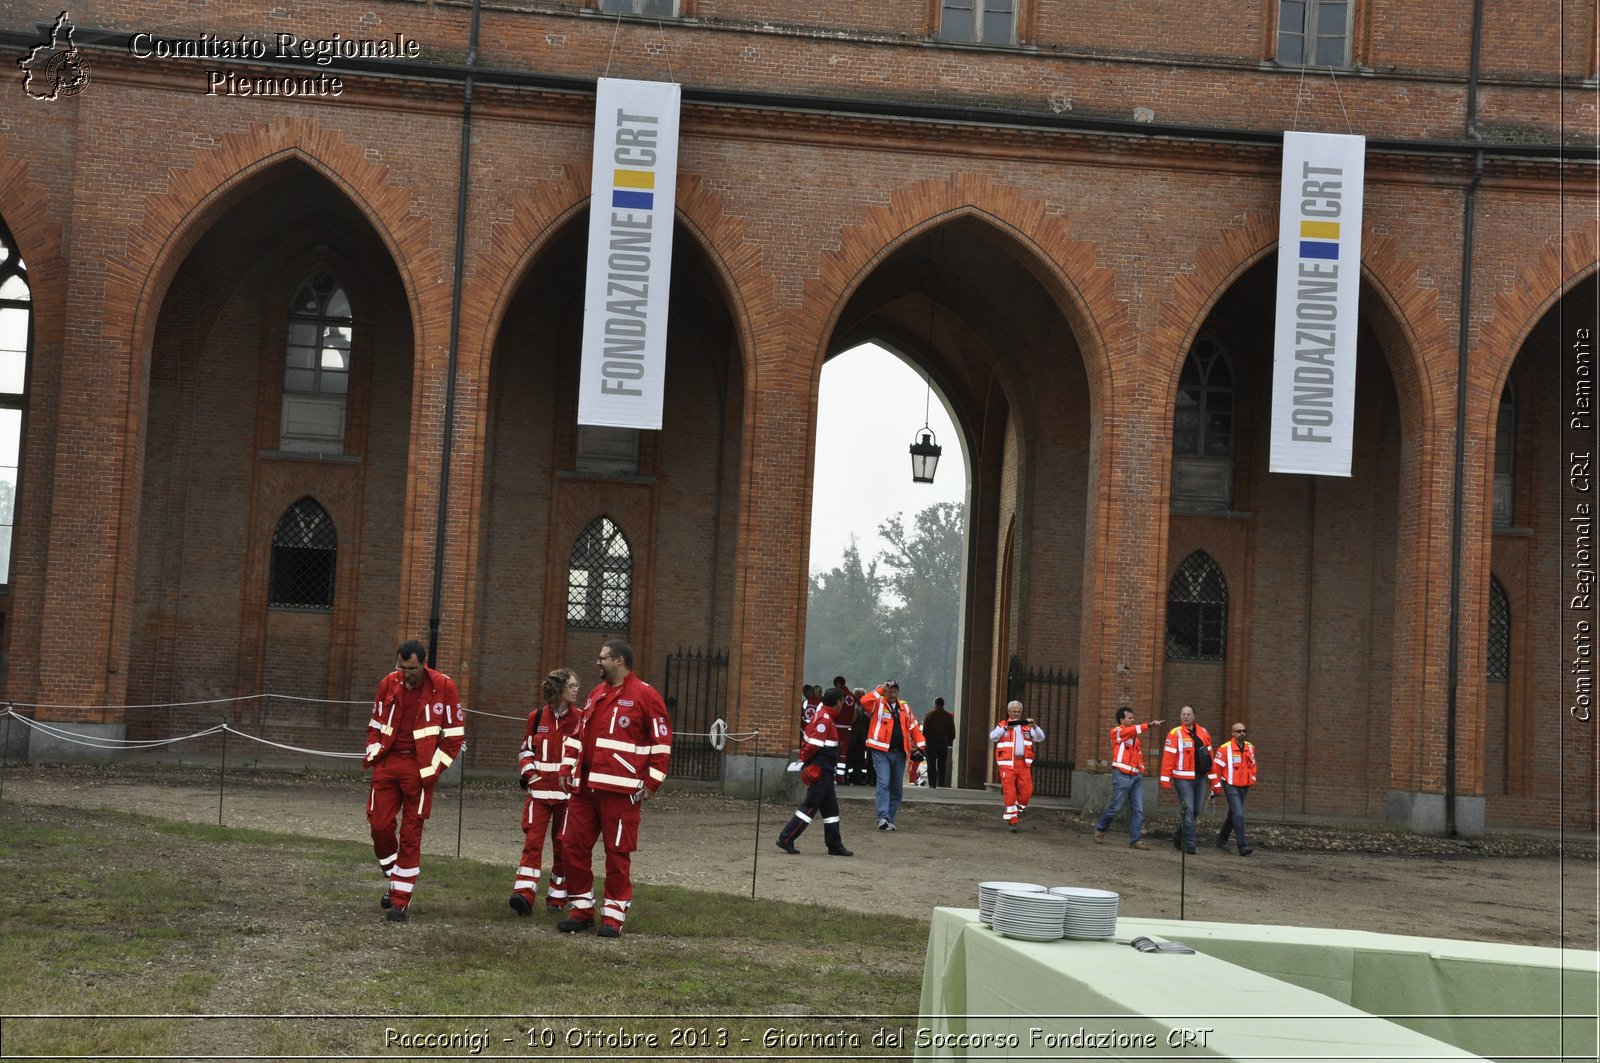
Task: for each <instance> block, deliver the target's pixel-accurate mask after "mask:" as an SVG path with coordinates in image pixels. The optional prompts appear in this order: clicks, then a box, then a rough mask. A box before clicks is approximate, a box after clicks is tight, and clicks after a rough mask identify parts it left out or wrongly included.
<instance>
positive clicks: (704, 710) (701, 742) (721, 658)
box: [661, 646, 728, 782]
mask: <svg viewBox="0 0 1600 1063" xmlns="http://www.w3.org/2000/svg"><path fill="white" fill-rule="evenodd" d="M661 696H662V698H664V699H665V700H666V703H667V718H668V719H669V720H671V721H672V730H673V736H674V737H673V742H672V769H671V772H670V774H672V775H675V776H677V777H678V778H680V779H703V780H706V781H707V782H720V781H721V780H722V754H721V753H720V752H719V751H717V750H715V749H712V748H711V743H710V742H709V741H708V740H707V738H706V735H707V734H708V733H709V732H710V731H711V723H712V721H713V720H725V719H727V704H728V654H727V651H726V650H719V651H716V652H714V653H713V652H710V651H705V652H702V651H701V650H699V649H691V650H689V651H687V652H685V650H684V649H683V647H682V646H679V647H678V652H676V653H674V654H671V655H670V656H668V657H667V677H666V681H665V682H663V683H662V684H661ZM679 735H682V736H684V737H682V738H679V737H678V736H679Z"/></svg>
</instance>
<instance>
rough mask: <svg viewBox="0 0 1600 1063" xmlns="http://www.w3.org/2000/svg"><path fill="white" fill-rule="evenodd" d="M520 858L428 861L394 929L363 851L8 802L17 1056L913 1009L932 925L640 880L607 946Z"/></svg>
mask: <svg viewBox="0 0 1600 1063" xmlns="http://www.w3.org/2000/svg"><path fill="white" fill-rule="evenodd" d="M509 856H510V857H513V858H514V856H515V854H509ZM599 863H600V860H599V858H598V856H597V859H596V865H597V867H598V865H599ZM510 871H511V869H510V867H509V866H499V865H490V864H483V863H478V862H474V861H470V860H455V859H450V858H447V857H436V856H431V855H427V856H425V857H424V864H423V873H422V880H421V885H420V886H419V888H418V892H417V901H416V903H415V905H414V906H413V909H412V911H413V913H414V914H413V915H412V918H411V921H410V922H409V923H405V924H392V923H386V922H384V921H383V918H382V912H381V910H380V909H379V907H378V903H377V902H378V897H379V896H380V894H381V892H382V887H381V879H380V878H379V876H378V873H377V870H376V866H375V864H374V862H373V860H372V854H371V850H370V849H368V848H367V847H366V846H364V845H357V844H352V843H348V842H332V841H322V840H316V839H310V840H308V839H305V838H300V837H293V836H289V835H279V834H270V833H265V832H260V831H245V830H231V829H225V828H218V827H205V826H197V825H191V824H180V823H173V822H168V821H164V820H158V819H153V818H150V817H145V816H136V815H128V814H122V813H114V812H89V811H82V810H77V809H68V808H55V807H40V806H28V805H18V804H14V803H11V802H0V874H3V876H4V878H3V881H4V883H5V888H4V890H3V892H0V1012H3V1016H0V1053H3V1054H4V1055H6V1056H20V1055H35V1056H38V1055H45V1056H55V1057H74V1056H76V1057H85V1056H97V1057H101V1058H121V1057H130V1056H158V1057H160V1056H165V1057H172V1058H190V1059H198V1058H206V1057H211V1056H227V1055H233V1056H255V1057H269V1058H271V1057H277V1058H285V1057H291V1056H298V1057H301V1058H318V1057H321V1056H366V1057H380V1058H385V1057H389V1058H393V1057H402V1056H410V1057H412V1058H416V1057H429V1056H438V1057H441V1058H443V1057H454V1058H471V1057H476V1058H496V1057H498V1058H543V1059H552V1058H585V1059H587V1058H594V1059H617V1058H624V1057H628V1056H633V1057H635V1058H647V1059H648V1058H660V1057H668V1056H679V1057H682V1056H691V1057H698V1058H704V1059H721V1058H737V1057H739V1056H745V1057H755V1056H766V1055H787V1056H790V1057H791V1058H793V1057H794V1056H797V1055H800V1056H806V1055H809V1056H812V1057H816V1056H824V1057H827V1058H833V1059H838V1058H849V1057H851V1056H852V1055H854V1053H852V1052H851V1051H849V1050H848V1048H846V1049H843V1050H841V1049H840V1048H839V1042H840V1041H843V1042H844V1043H845V1044H848V1043H849V1037H850V1035H852V1034H853V1035H855V1036H858V1037H859V1038H860V1039H861V1042H862V1044H863V1046H869V1047H864V1048H863V1050H862V1051H861V1053H860V1056H861V1057H863V1058H870V1057H873V1056H881V1055H882V1054H883V1053H882V1050H879V1051H874V1050H873V1049H872V1048H871V1047H870V1039H871V1036H872V1035H873V1034H874V1033H876V1032H877V1031H878V1030H879V1029H880V1028H881V1027H885V1026H887V1027H889V1028H891V1029H893V1028H895V1027H896V1026H897V1025H911V1026H914V1025H915V1024H914V1022H912V1021H911V1017H912V1016H914V1015H915V1014H916V1010H917V999H918V993H919V990H920V985H921V978H922V963H923V952H924V947H925V945H926V943H927V935H928V926H927V924H926V923H925V922H923V921H921V920H916V919H908V918H897V917H892V916H870V915H863V914H859V913H855V912H847V911H840V910H836V909H832V908H827V907H822V906H817V905H797V904H785V903H780V902H775V901H751V900H748V899H743V898H739V897H733V896H727V895H723V894H711V893H697V892H694V891H691V890H685V889H680V888H676V887H669V886H641V887H639V889H638V890H637V892H636V894H635V898H634V900H635V903H634V906H633V908H632V909H631V910H630V911H629V913H628V929H627V933H626V935H625V936H624V937H623V938H622V939H621V940H618V941H606V940H601V939H599V938H597V937H595V935H594V934H592V933H590V934H578V935H564V934H558V933H557V932H556V930H555V921H556V920H555V917H554V916H551V915H546V914H542V913H540V914H535V915H534V916H532V917H530V918H526V919H518V918H517V917H516V916H515V915H513V914H512V912H511V910H510V909H509V908H507V907H506V903H505V902H506V896H507V894H508V893H509V890H510ZM739 1016H746V1018H739ZM840 1016H847V1017H845V1018H841V1017H840ZM879 1016H890V1017H893V1018H890V1019H883V1018H879ZM768 1030H780V1031H784V1032H785V1033H787V1034H790V1035H799V1036H803V1037H807V1038H818V1037H822V1036H824V1035H827V1036H829V1037H833V1038H836V1039H835V1040H833V1041H832V1042H828V1041H813V1042H812V1043H811V1044H809V1045H797V1044H795V1043H794V1042H793V1041H790V1042H788V1043H787V1044H785V1043H783V1042H779V1043H776V1044H774V1043H771V1042H770V1041H768V1042H766V1043H764V1038H765V1037H766V1032H767V1031H768ZM651 1037H654V1038H655V1039H656V1040H655V1042H654V1043H652V1042H651V1041H650V1038H651ZM745 1037H749V1038H751V1040H750V1041H749V1042H745V1041H743V1040H742V1039H743V1038H745ZM474 1048H476V1051H474ZM902 1051H904V1050H903V1049H902Z"/></svg>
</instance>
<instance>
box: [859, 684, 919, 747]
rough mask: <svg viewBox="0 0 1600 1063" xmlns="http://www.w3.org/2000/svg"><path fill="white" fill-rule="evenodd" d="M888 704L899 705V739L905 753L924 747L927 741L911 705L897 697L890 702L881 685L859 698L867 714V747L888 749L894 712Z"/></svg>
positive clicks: (892, 728) (892, 729) (892, 731)
mask: <svg viewBox="0 0 1600 1063" xmlns="http://www.w3.org/2000/svg"><path fill="white" fill-rule="evenodd" d="M890 705H898V706H899V709H900V734H901V741H902V743H903V744H904V745H905V751H906V753H907V754H908V755H909V754H910V753H911V751H912V750H913V749H923V748H925V747H926V746H927V742H925V741H924V740H923V738H922V725H921V724H919V723H917V718H916V716H914V715H912V712H911V706H910V705H907V704H906V703H905V702H903V701H901V700H900V699H899V698H896V699H894V701H893V702H891V701H890V700H889V698H888V697H887V696H886V695H885V694H884V692H883V688H882V687H879V688H878V689H876V690H874V691H872V692H871V693H869V694H868V695H867V696H866V697H864V698H862V699H861V711H862V712H865V713H866V714H867V748H868V749H876V750H879V751H880V752H884V753H887V752H888V751H889V737H890V736H891V735H893V734H894V714H893V712H892V710H891V709H890Z"/></svg>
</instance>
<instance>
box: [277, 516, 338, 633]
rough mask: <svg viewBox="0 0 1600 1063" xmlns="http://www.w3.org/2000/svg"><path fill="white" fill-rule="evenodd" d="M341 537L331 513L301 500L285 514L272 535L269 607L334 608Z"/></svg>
mask: <svg viewBox="0 0 1600 1063" xmlns="http://www.w3.org/2000/svg"><path fill="white" fill-rule="evenodd" d="M338 557H339V535H338V532H336V531H335V530H334V527H333V520H332V519H331V518H329V516H328V511H327V510H325V509H323V508H322V507H321V506H320V505H318V504H317V503H316V500H314V499H311V498H302V499H301V500H300V501H298V502H296V503H295V504H294V505H292V506H290V507H289V508H288V509H287V510H285V511H284V514H283V518H282V519H281V520H279V521H278V530H277V531H276V532H274V533H273V535H272V576H271V578H270V580H269V581H268V590H267V604H268V605H270V606H273V607H274V608H279V609H332V608H333V573H334V562H335V561H337V560H338Z"/></svg>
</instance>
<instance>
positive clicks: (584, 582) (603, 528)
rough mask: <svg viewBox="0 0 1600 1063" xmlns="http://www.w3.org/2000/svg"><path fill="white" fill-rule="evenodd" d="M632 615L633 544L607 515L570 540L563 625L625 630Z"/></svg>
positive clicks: (611, 630)
mask: <svg viewBox="0 0 1600 1063" xmlns="http://www.w3.org/2000/svg"><path fill="white" fill-rule="evenodd" d="M632 617H633V548H632V547H631V546H629V545H628V537H627V536H626V535H624V534H622V529H621V528H619V527H618V526H617V525H616V524H615V523H613V522H612V520H611V518H610V517H599V518H597V519H596V520H595V521H594V523H592V524H590V525H589V526H588V527H587V528H585V529H584V530H583V531H582V532H581V533H580V534H579V535H578V538H577V541H576V542H574V543H573V544H572V554H571V557H570V558H569V560H568V564H567V627H569V628H584V629H589V630H595V631H610V632H618V631H626V630H628V625H629V623H630V622H631V620H632Z"/></svg>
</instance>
